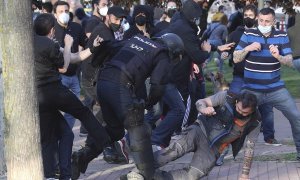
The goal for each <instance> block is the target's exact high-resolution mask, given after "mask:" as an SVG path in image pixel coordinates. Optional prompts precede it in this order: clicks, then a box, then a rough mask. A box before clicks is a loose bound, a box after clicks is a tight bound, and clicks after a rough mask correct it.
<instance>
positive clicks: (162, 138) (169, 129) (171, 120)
mask: <svg viewBox="0 0 300 180" xmlns="http://www.w3.org/2000/svg"><path fill="white" fill-rule="evenodd" d="M162 101H163V103H165V104H166V105H167V106H168V108H169V111H168V112H167V114H166V116H165V118H164V119H163V121H162V122H161V123H160V124H159V125H158V126H157V127H156V128H155V129H154V130H153V132H152V136H151V141H152V143H153V144H156V145H161V146H164V147H167V146H168V145H169V143H170V140H171V136H172V134H173V133H174V132H175V131H176V130H177V129H178V128H180V126H181V124H182V120H183V117H184V113H185V106H184V103H183V100H182V97H181V96H180V94H179V91H178V90H177V88H176V87H175V86H174V85H173V84H167V85H166V89H165V93H164V95H163V97H162Z"/></svg>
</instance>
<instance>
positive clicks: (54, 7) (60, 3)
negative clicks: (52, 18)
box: [53, 1, 70, 13]
mask: <svg viewBox="0 0 300 180" xmlns="http://www.w3.org/2000/svg"><path fill="white" fill-rule="evenodd" d="M64 5H67V6H68V8H70V5H69V3H67V2H65V1H57V2H56V3H55V4H54V5H53V12H54V13H56V9H57V6H64Z"/></svg>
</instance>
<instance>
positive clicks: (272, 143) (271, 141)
mask: <svg viewBox="0 0 300 180" xmlns="http://www.w3.org/2000/svg"><path fill="white" fill-rule="evenodd" d="M265 145H267V146H281V145H282V144H281V143H279V142H278V141H277V140H276V139H268V140H267V141H266V142H265Z"/></svg>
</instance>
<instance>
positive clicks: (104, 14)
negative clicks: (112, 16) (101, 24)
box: [99, 6, 108, 16]
mask: <svg viewBox="0 0 300 180" xmlns="http://www.w3.org/2000/svg"><path fill="white" fill-rule="evenodd" d="M107 11H108V7H107V6H104V7H102V8H99V14H100V15H101V16H106V15H107Z"/></svg>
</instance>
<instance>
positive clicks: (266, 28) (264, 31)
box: [257, 25, 272, 34]
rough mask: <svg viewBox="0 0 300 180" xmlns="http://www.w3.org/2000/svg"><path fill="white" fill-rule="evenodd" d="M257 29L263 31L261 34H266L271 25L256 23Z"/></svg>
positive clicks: (269, 30)
mask: <svg viewBox="0 0 300 180" xmlns="http://www.w3.org/2000/svg"><path fill="white" fill-rule="evenodd" d="M257 28H258V30H259V31H260V32H261V33H263V34H267V33H269V32H271V30H272V26H262V25H258V27H257Z"/></svg>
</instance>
